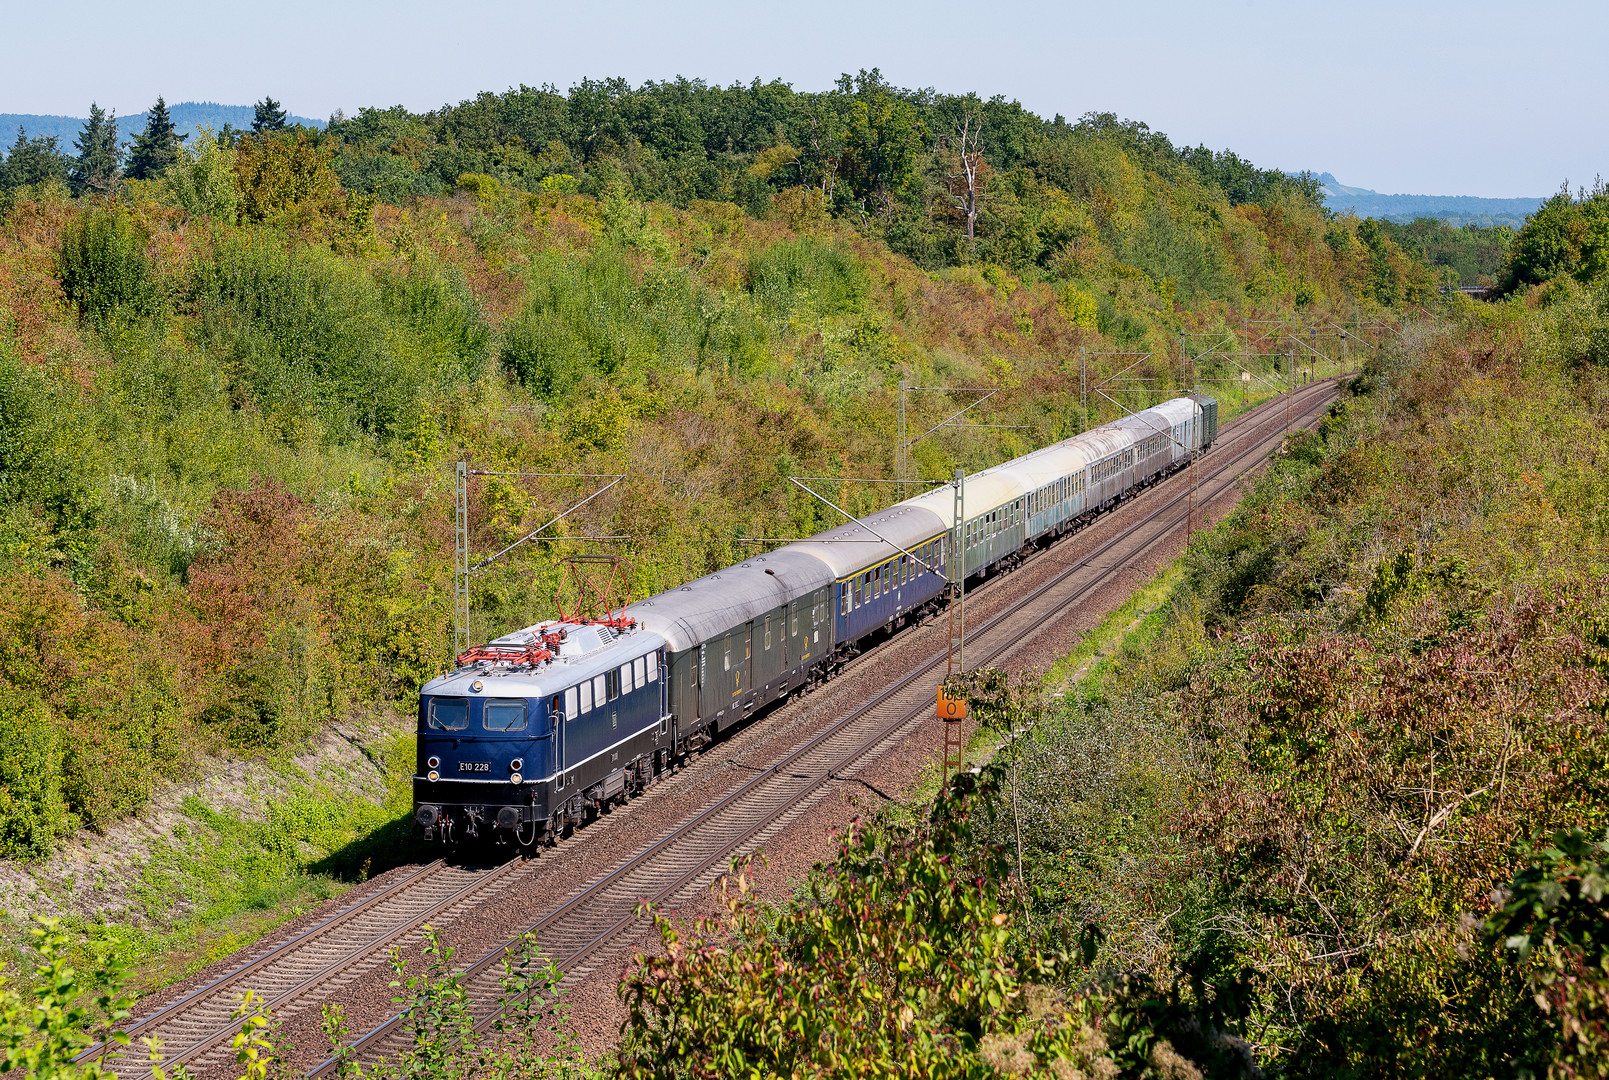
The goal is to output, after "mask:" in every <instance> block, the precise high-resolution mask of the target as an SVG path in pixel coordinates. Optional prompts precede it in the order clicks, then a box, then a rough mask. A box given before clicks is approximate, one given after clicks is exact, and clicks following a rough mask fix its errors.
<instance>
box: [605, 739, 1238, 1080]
mask: <svg viewBox="0 0 1609 1080" xmlns="http://www.w3.org/2000/svg"><path fill="white" fill-rule="evenodd" d="M1001 783H1002V774H1001V771H1000V770H999V769H997V768H993V767H991V768H989V769H986V770H984V771H983V772H982V773H981V774H976V775H973V774H968V775H963V776H960V777H958V778H957V779H956V781H955V783H954V787H953V789H952V790H951V791H950V792H949V793H947V794H946V795H945V796H944V797H942V798H941V799H940V800H939V803H938V804H937V806H936V807H935V809H934V811H933V814H932V816H931V818H930V819H929V820H928V821H927V822H925V823H923V824H921V825H918V826H916V827H913V828H903V827H899V826H884V827H882V828H880V829H877V830H874V829H870V828H865V827H862V826H861V825H860V823H859V822H857V823H856V825H855V826H854V827H852V828H851V829H850V830H849V831H848V832H847V833H846V834H845V835H844V836H843V837H842V838H841V840H840V842H839V846H838V853H837V857H836V858H835V860H834V861H833V862H832V863H830V864H826V865H820V866H818V867H817V868H816V870H815V872H814V874H813V876H812V878H811V881H810V886H809V896H808V898H807V899H804V900H800V901H795V902H793V903H791V904H789V905H788V906H787V907H786V908H784V909H782V910H781V911H780V912H776V913H772V912H770V911H768V909H767V908H766V906H765V905H764V904H762V902H761V901H760V900H759V898H758V897H756V896H755V894H754V892H753V887H752V883H751V879H750V876H749V871H748V866H747V864H746V863H739V864H735V865H734V867H733V869H732V872H731V873H730V874H728V875H726V876H725V877H724V878H722V880H721V882H720V883H719V888H718V893H717V895H718V897H719V900H720V906H721V911H720V914H719V915H718V916H717V917H714V918H707V919H700V920H698V921H697V922H695V923H694V924H693V925H692V926H690V927H688V926H684V925H678V924H677V923H676V922H674V921H673V920H671V919H670V918H668V917H666V916H664V915H662V914H655V916H654V918H655V924H656V926H657V927H658V929H659V933H660V937H661V940H662V941H663V943H664V952H663V954H661V955H657V956H639V957H638V958H637V969H636V971H634V972H633V973H631V974H629V975H628V976H627V978H626V979H625V980H624V982H623V983H622V985H621V991H620V992H621V996H622V997H623V999H624V1000H625V1001H626V1003H627V1006H628V1008H629V1017H628V1019H627V1021H626V1024H625V1029H624V1033H623V1044H622V1047H621V1050H620V1054H619V1061H618V1066H619V1071H620V1075H621V1076H622V1077H627V1078H632V1080H661V1078H664V1080H670V1078H673V1077H674V1078H681V1077H697V1078H711V1080H713V1078H716V1077H729V1076H745V1077H784V1076H822V1077H849V1076H855V1077H891V1076H922V1077H963V1076H965V1077H978V1076H994V1075H1026V1074H1030V1073H1032V1074H1034V1075H1046V1074H1048V1075H1052V1076H1056V1077H1063V1078H1069V1080H1070V1078H1072V1077H1081V1076H1093V1077H1110V1076H1117V1075H1119V1073H1120V1072H1130V1073H1135V1074H1137V1073H1139V1072H1142V1071H1145V1070H1153V1074H1154V1075H1164V1076H1191V1075H1195V1076H1199V1075H1201V1073H1200V1071H1199V1070H1198V1069H1197V1067H1196V1066H1195V1065H1194V1064H1192V1063H1191V1062H1190V1061H1189V1060H1187V1059H1185V1058H1184V1057H1183V1056H1182V1055H1181V1054H1180V1053H1179V1051H1178V1050H1177V1049H1176V1048H1175V1047H1174V1045H1173V1044H1171V1043H1170V1042H1169V1040H1168V1039H1166V1038H1165V1037H1163V1036H1162V1035H1161V1034H1160V1033H1159V1031H1158V1030H1157V1027H1156V1026H1155V1025H1154V1024H1152V1023H1151V1020H1150V1012H1148V1006H1146V1004H1145V1002H1146V1001H1148V1000H1152V999H1151V998H1149V997H1146V996H1144V995H1142V996H1140V997H1135V998H1132V999H1131V998H1129V997H1127V996H1125V995H1124V994H1123V993H1119V994H1117V995H1113V994H1109V993H1107V992H1105V991H1103V990H1099V989H1093V988H1084V989H1079V990H1074V991H1069V990H1066V989H1064V988H1060V987H1059V985H1058V984H1064V983H1065V982H1066V980H1067V978H1068V976H1069V974H1072V973H1073V972H1074V969H1073V963H1072V961H1071V959H1070V958H1069V957H1067V956H1066V955H1064V954H1063V953H1061V952H1060V951H1057V950H1055V949H1053V948H1049V947H1047V946H1045V945H1044V944H1042V943H1041V940H1042V939H1035V938H1032V937H1029V936H1027V935H1025V934H1023V933H1022V932H1021V931H1020V930H1019V929H1018V927H1017V926H1016V925H1015V922H1016V920H1014V918H1013V916H1012V915H1011V914H1010V913H1009V912H1008V911H1007V910H1004V908H1005V907H1007V906H1012V907H1014V906H1016V905H1015V904H1014V903H1013V901H1012V898H1011V897H1010V896H1007V895H1004V894H1003V888H1002V887H1003V886H1004V885H1005V884H1006V883H1007V881H1008V880H1009V875H1010V872H1011V869H1012V866H1013V862H1012V860H1011V859H1010V858H1008V856H1007V853H1006V852H1005V850H1004V849H1003V848H1000V847H997V846H980V845H977V844H976V843H975V842H973V841H972V840H971V839H970V836H971V834H972V832H973V824H974V820H973V819H974V818H975V817H976V815H978V814H979V813H980V812H982V811H983V810H984V808H985V807H986V806H987V804H988V803H989V802H990V801H991V800H994V799H996V798H998V797H999V796H1000V790H1001ZM1151 1011H1154V1010H1151ZM1119 1014H1121V1015H1119ZM1226 1074H1229V1075H1232V1073H1226Z"/></svg>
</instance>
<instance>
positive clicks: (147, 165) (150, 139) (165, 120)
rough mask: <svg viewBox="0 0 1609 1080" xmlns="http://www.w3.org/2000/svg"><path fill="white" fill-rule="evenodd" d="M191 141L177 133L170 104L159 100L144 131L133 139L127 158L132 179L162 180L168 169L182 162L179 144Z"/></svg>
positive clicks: (146, 122)
mask: <svg viewBox="0 0 1609 1080" xmlns="http://www.w3.org/2000/svg"><path fill="white" fill-rule="evenodd" d="M189 137H190V136H188V135H180V134H179V133H178V132H176V131H175V130H174V128H173V118H172V117H170V116H168V105H167V102H165V101H163V100H162V98H161V97H158V98H157V99H156V104H155V105H153V106H151V112H150V115H149V116H147V117H146V120H145V130H144V131H142V132H140V133H139V134H138V135H136V136H134V146H133V147H132V148H131V149H130V150H129V156H128V174H129V176H131V177H133V178H134V179H135V180H150V179H153V178H155V177H158V176H161V175H162V173H163V172H165V171H166V170H167V168H168V166H169V165H172V164H173V163H174V162H175V161H178V160H179V144H180V143H181V142H183V141H184V140H186V139H188V138H189Z"/></svg>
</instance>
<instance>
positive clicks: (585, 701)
mask: <svg viewBox="0 0 1609 1080" xmlns="http://www.w3.org/2000/svg"><path fill="white" fill-rule="evenodd" d="M581 711H582V712H584V713H589V712H591V711H592V680H591V679H588V680H587V681H586V682H584V683H582V684H581Z"/></svg>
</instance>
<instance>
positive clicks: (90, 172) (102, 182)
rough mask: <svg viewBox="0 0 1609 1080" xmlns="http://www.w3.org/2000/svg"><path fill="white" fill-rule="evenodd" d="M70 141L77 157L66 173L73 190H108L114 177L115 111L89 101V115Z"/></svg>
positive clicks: (76, 192) (79, 193)
mask: <svg viewBox="0 0 1609 1080" xmlns="http://www.w3.org/2000/svg"><path fill="white" fill-rule="evenodd" d="M73 145H74V146H76V147H77V148H78V160H76V161H75V162H73V165H72V169H71V170H70V171H69V172H68V176H67V179H68V182H69V183H70V184H71V185H72V188H73V194H75V195H83V194H84V193H85V192H91V191H95V192H105V191H108V190H110V189H111V186H112V181H113V180H115V179H117V158H118V152H117V113H116V112H115V111H114V112H113V113H112V114H111V115H110V116H108V115H107V114H106V110H105V109H103V108H101V107H100V106H99V105H97V104H95V103H94V102H91V103H90V106H89V119H88V120H86V121H84V130H83V131H82V132H81V133H79V136H78V141H77V142H75V143H74V144H73Z"/></svg>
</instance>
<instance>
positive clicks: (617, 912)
mask: <svg viewBox="0 0 1609 1080" xmlns="http://www.w3.org/2000/svg"><path fill="white" fill-rule="evenodd" d="M1334 396H1335V391H1334V384H1333V382H1329V383H1314V384H1312V385H1311V386H1309V387H1305V388H1303V389H1302V390H1300V391H1297V392H1296V393H1295V394H1293V395H1292V399H1293V400H1291V401H1289V402H1283V401H1280V402H1276V403H1274V404H1275V405H1276V406H1277V408H1275V409H1273V410H1270V411H1269V412H1267V413H1263V414H1260V415H1259V414H1254V417H1255V418H1254V419H1252V423H1251V424H1249V425H1247V426H1248V427H1250V428H1251V430H1250V431H1245V432H1241V431H1236V432H1234V433H1231V434H1230V436H1229V438H1227V439H1221V440H1220V444H1219V448H1220V451H1224V452H1223V453H1222V454H1221V456H1220V455H1215V456H1214V458H1213V463H1212V465H1210V466H1209V469H1210V471H1209V472H1208V474H1207V476H1206V477H1205V478H1204V479H1203V480H1202V481H1201V482H1200V484H1199V485H1198V492H1197V500H1198V502H1200V503H1202V504H1205V503H1208V502H1210V501H1211V500H1212V499H1214V498H1216V497H1217V496H1218V495H1221V494H1222V493H1223V492H1224V491H1225V490H1227V489H1228V488H1229V487H1230V486H1231V485H1233V484H1234V483H1236V482H1237V481H1238V480H1239V479H1240V477H1241V476H1243V475H1244V474H1245V473H1246V471H1248V469H1250V468H1251V467H1253V466H1254V465H1255V464H1257V463H1259V462H1261V461H1262V460H1264V459H1265V458H1266V456H1267V452H1268V450H1269V449H1270V444H1271V443H1277V442H1278V440H1279V439H1280V438H1282V437H1283V434H1284V432H1283V431H1273V430H1271V429H1272V428H1273V426H1274V423H1275V422H1276V421H1277V420H1278V419H1279V415H1280V413H1281V412H1284V413H1285V415H1286V423H1287V426H1289V427H1299V426H1304V425H1305V424H1307V423H1309V422H1311V421H1312V420H1314V419H1316V417H1317V416H1319V415H1322V413H1323V410H1324V409H1325V408H1327V407H1328V405H1329V402H1330V401H1331V400H1332V399H1333V398H1334ZM1265 423H1266V425H1267V426H1266V427H1264V426H1263V425H1264V424H1265ZM1236 426H1237V428H1238V427H1239V426H1240V425H1236ZM1225 444H1227V445H1225ZM1189 498H1190V492H1189V490H1188V487H1186V488H1185V489H1184V490H1181V491H1180V492H1179V493H1178V494H1175V495H1173V496H1172V497H1170V498H1168V499H1167V500H1166V501H1164V502H1162V503H1161V504H1160V505H1159V506H1157V507H1156V508H1154V509H1153V510H1152V511H1151V512H1150V513H1149V514H1148V515H1147V516H1146V518H1145V519H1144V520H1143V521H1142V522H1140V523H1139V524H1137V525H1136V526H1134V527H1133V528H1130V529H1128V530H1125V531H1124V532H1122V533H1120V534H1119V535H1118V536H1116V537H1114V538H1112V539H1111V540H1108V541H1107V542H1105V543H1103V544H1101V545H1100V546H1099V547H1097V548H1095V549H1094V550H1092V551H1091V552H1089V553H1088V554H1086V555H1085V556H1084V557H1083V558H1081V559H1079V560H1078V561H1077V562H1075V563H1073V564H1071V565H1070V566H1068V567H1066V568H1065V569H1063V570H1062V571H1060V572H1059V573H1057V574H1056V575H1055V576H1054V577H1052V578H1051V579H1050V580H1049V581H1047V582H1045V583H1044V584H1042V585H1040V586H1038V587H1037V588H1035V589H1034V590H1033V591H1032V592H1030V593H1028V594H1027V595H1025V596H1024V597H1022V598H1020V599H1018V600H1016V601H1015V602H1013V603H1012V604H1011V605H1010V606H1008V607H1007V608H1006V609H1005V610H1003V611H1001V612H999V613H997V614H995V615H994V616H992V617H990V618H989V619H988V620H987V621H985V622H984V623H983V624H982V625H981V626H979V627H977V628H975V629H972V630H970V631H969V633H968V636H967V641H968V658H969V663H968V667H987V666H989V665H991V664H993V663H995V662H997V661H998V660H1000V659H1002V658H1003V657H1005V656H1006V655H1008V654H1009V653H1011V652H1012V651H1014V650H1015V649H1016V648H1017V647H1019V646H1020V645H1022V644H1023V643H1024V642H1025V641H1026V640H1027V639H1028V638H1030V637H1031V636H1032V635H1033V632H1034V630H1035V628H1037V627H1039V626H1041V625H1043V624H1044V623H1045V622H1046V621H1047V620H1048V619H1049V618H1051V617H1053V616H1054V615H1055V614H1056V613H1057V612H1058V611H1060V610H1062V609H1064V608H1065V607H1067V606H1068V605H1069V604H1072V603H1076V602H1077V601H1078V600H1079V599H1081V598H1082V597H1084V596H1086V595H1088V594H1089V593H1090V592H1092V591H1094V590H1095V589H1097V588H1099V587H1101V586H1102V585H1105V584H1107V583H1108V582H1109V581H1110V580H1111V579H1112V577H1113V576H1115V575H1117V574H1119V573H1121V572H1122V570H1123V568H1124V566H1125V565H1126V564H1127V563H1128V562H1129V561H1131V560H1132V559H1134V558H1135V557H1136V556H1138V555H1141V554H1143V553H1144V552H1146V551H1148V550H1150V549H1151V548H1152V547H1154V546H1156V545H1157V544H1159V543H1161V542H1163V541H1164V540H1165V539H1166V538H1167V537H1168V536H1169V535H1170V534H1171V533H1172V532H1173V530H1174V529H1175V528H1177V527H1178V526H1179V525H1180V524H1182V523H1183V521H1184V518H1185V516H1186V515H1187V514H1188V513H1189V507H1188V500H1189ZM1107 555H1115V556H1116V558H1113V559H1111V560H1109V561H1108V562H1106V563H1105V564H1104V565H1102V564H1101V562H1100V560H1102V558H1103V557H1104V556H1107ZM947 658H948V653H947V650H946V651H941V652H936V653H934V654H932V655H930V656H929V657H928V658H927V659H926V660H925V661H922V662H920V663H919V664H917V665H915V666H914V667H912V668H911V669H910V670H909V671H908V672H907V673H906V674H905V675H904V676H902V677H901V678H900V679H898V680H897V681H896V682H894V683H893V684H892V685H890V686H889V687H888V688H887V689H885V690H883V691H882V692H881V693H879V694H878V695H877V696H875V697H874V698H872V699H871V700H869V701H867V702H865V703H864V704H862V705H860V706H858V707H857V708H855V709H854V710H852V711H851V712H850V713H848V714H847V715H846V716H844V717H843V718H842V719H840V720H838V721H836V722H835V723H833V724H831V725H829V726H828V727H827V728H826V729H824V730H823V731H821V732H820V733H819V734H817V735H816V736H815V737H813V738H811V739H810V740H808V741H807V742H805V743H804V744H803V745H801V746H799V747H798V748H796V749H795V750H793V751H792V752H791V753H789V754H788V755H787V756H786V757H784V758H782V759H781V760H780V761H777V762H776V763H775V764H773V765H772V766H771V767H770V768H768V769H767V770H765V771H764V772H761V773H759V774H757V775H756V776H754V777H753V778H751V779H750V780H748V781H746V782H745V783H743V784H742V785H741V786H739V787H738V788H736V789H735V790H733V791H731V792H729V793H728V794H727V795H725V796H723V797H722V798H721V799H719V800H718V801H716V802H714V803H712V804H710V805H709V806H707V807H705V808H703V809H702V810H700V811H699V812H698V813H697V814H695V815H693V816H692V817H691V818H689V819H687V820H686V821H684V822H682V823H681V824H680V825H678V826H676V827H675V828H674V829H672V830H670V831H669V832H667V833H665V834H664V835H662V836H660V837H659V838H657V839H655V840H654V841H653V842H652V843H650V844H649V845H648V846H646V847H645V848H643V849H642V850H640V851H639V852H637V854H635V855H633V856H632V857H631V858H629V859H627V860H626V861H625V862H623V863H621V864H620V865H619V866H617V867H615V868H614V869H613V870H611V871H609V872H608V873H607V874H605V875H603V876H602V877H600V878H598V879H597V880H595V881H593V882H591V883H590V884H588V885H587V886H585V887H584V888H582V889H581V890H579V891H578V892H576V893H574V894H573V895H572V896H571V897H570V898H569V899H568V900H566V901H565V902H564V903H562V904H561V905H560V906H559V907H557V908H555V909H553V910H552V911H550V912H548V913H547V914H546V915H543V916H542V917H541V918H540V919H537V920H536V921H534V922H532V923H530V924H529V925H528V926H527V927H526V928H525V929H524V930H523V931H522V934H521V935H516V936H514V937H511V938H510V939H509V940H508V941H507V942H505V944H504V945H503V946H501V947H499V948H497V949H493V950H491V951H490V952H487V953H486V954H485V955H483V956H482V957H481V958H480V959H479V960H477V961H476V962H475V963H473V964H471V965H470V966H469V967H468V968H467V969H465V971H464V983H465V986H466V989H467V990H468V995H469V1002H470V1009H471V1012H472V1014H473V1015H474V1017H475V1026H476V1029H477V1030H480V1031H484V1030H486V1029H487V1028H489V1027H490V1026H491V1025H492V1024H493V1023H494V1022H495V1021H496V1019H497V1001H498V998H499V996H500V994H501V992H502V987H501V975H502V959H503V957H504V956H505V955H507V954H508V952H509V950H511V949H512V948H514V947H515V946H516V945H517V943H518V942H519V940H520V937H521V936H523V935H524V934H534V935H535V936H536V938H537V940H538V941H539V942H540V944H541V947H542V950H543V952H544V953H545V954H546V955H548V956H550V957H552V958H553V959H554V961H555V962H556V963H557V965H558V966H559V968H560V969H561V970H563V971H564V972H565V974H566V977H567V978H573V977H576V976H581V975H584V974H585V973H586V972H587V971H588V970H590V967H589V964H590V962H591V961H592V960H593V958H595V957H596V955H597V954H598V953H599V952H600V951H601V950H603V949H604V948H605V947H606V946H608V945H609V944H610V943H611V942H613V941H615V940H616V939H617V938H618V937H619V936H620V935H621V934H622V933H623V932H624V931H626V930H627V929H629V928H630V927H632V926H633V925H634V924H636V923H637V915H636V909H637V905H638V903H639V902H640V901H642V900H648V901H650V902H651V903H654V904H666V903H670V902H673V901H675V900H676V899H678V898H680V897H683V896H685V895H686V894H687V893H689V892H690V891H691V890H693V889H695V888H697V887H699V886H701V885H704V884H706V883H708V882H709V881H711V880H713V879H714V877H716V876H717V875H718V874H719V873H720V872H721V870H722V869H723V868H724V867H725V865H726V864H727V861H728V860H729V859H730V857H731V856H732V855H734V854H737V853H740V852H742V851H745V850H751V849H752V848H754V847H756V846H760V845H763V844H764V842H765V841H766V840H767V839H768V838H769V837H770V836H772V835H774V834H775V833H777V832H778V831H780V830H781V829H782V828H783V827H785V826H786V825H787V824H788V823H789V822H790V821H791V820H793V819H794V818H795V817H797V816H798V815H799V814H801V813H803V812H804V811H805V810H806V809H808V808H809V806H810V805H812V803H813V802H814V801H815V798H816V797H819V795H820V794H821V792H822V789H823V787H824V786H825V785H826V783H827V782H828V781H829V780H832V779H838V778H842V777H844V776H847V775H850V774H852V773H853V772H854V771H856V769H857V768H858V767H859V766H860V765H861V764H863V763H864V762H866V761H867V760H869V759H871V758H873V757H875V756H876V755H877V752H878V751H879V750H880V749H882V748H884V747H886V746H889V745H892V744H893V743H896V742H898V741H899V740H900V739H902V738H903V737H904V736H905V735H906V734H908V732H909V731H910V730H911V729H912V727H913V726H914V725H916V724H918V723H922V722H925V721H926V720H927V719H928V718H929V717H930V716H931V714H932V710H933V697H932V695H933V687H934V686H935V685H937V683H936V681H935V677H936V675H937V674H938V673H939V670H940V669H941V668H942V666H943V665H944V664H945V663H946V661H947ZM408 1038H409V1032H408V1030H407V1028H406V1026H405V1023H404V1017H403V1016H402V1015H400V1014H399V1015H396V1016H393V1017H392V1018H391V1019H389V1020H387V1021H386V1022H385V1023H384V1024H381V1025H380V1026H379V1027H377V1028H375V1029H374V1030H372V1031H370V1032H369V1033H368V1034H367V1035H365V1036H364V1037H363V1038H361V1039H359V1040H358V1041H357V1042H356V1043H354V1044H353V1046H352V1052H353V1056H355V1057H356V1058H357V1059H359V1060H362V1061H374V1060H378V1059H381V1058H384V1057H387V1056H389V1055H393V1054H395V1053H397V1052H399V1051H402V1050H404V1049H406V1047H407V1041H408ZM335 1066H336V1061H335V1059H334V1058H330V1059H328V1060H326V1061H325V1062H323V1063H322V1064H321V1065H319V1066H318V1067H316V1068H315V1069H313V1070H312V1071H311V1072H309V1073H308V1076H309V1077H321V1076H327V1075H331V1074H333V1072H334V1069H335Z"/></svg>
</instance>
